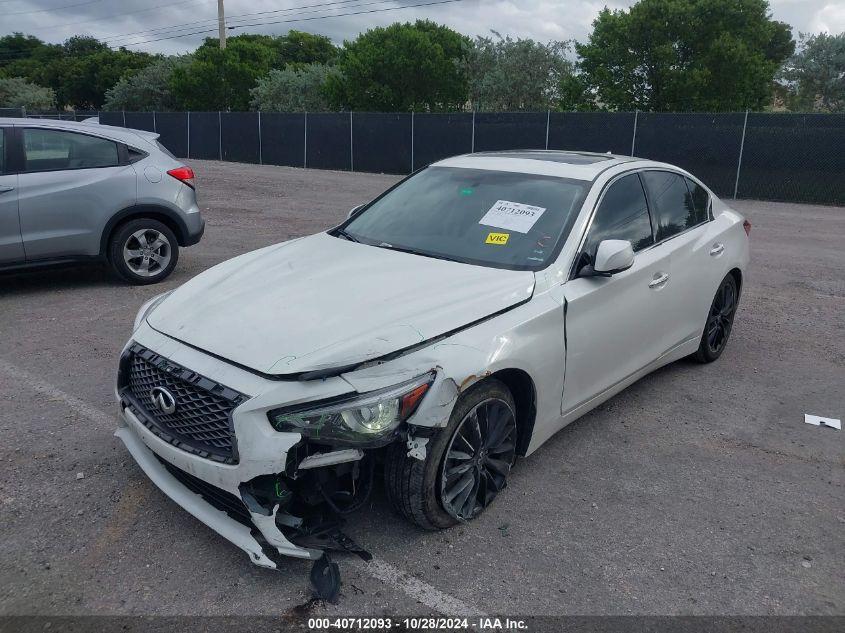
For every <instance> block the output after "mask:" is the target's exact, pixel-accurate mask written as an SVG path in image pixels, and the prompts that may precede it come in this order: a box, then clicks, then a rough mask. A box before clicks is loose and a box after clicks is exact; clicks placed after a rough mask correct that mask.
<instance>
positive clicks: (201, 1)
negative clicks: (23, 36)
mask: <svg viewBox="0 0 845 633" xmlns="http://www.w3.org/2000/svg"><path fill="white" fill-rule="evenodd" d="M4 1H5V2H13V1H15V0H0V2H4ZM209 2H214V0H194V1H193V2H180V3H179V4H178V5H176V4H173V2H167V3H165V4H157V5H156V6H154V7H147V8H146V9H138V10H137V11H126V12H124V13H110V14H108V15H104V16H102V17H98V18H91V19H90V20H80V21H78V22H65V23H63V24H53V25H51V26H45V27H40V26H39V27H36V29H37V30H39V31H55V30H56V29H64V28H67V27H68V26H77V25H79V24H90V23H91V22H102V21H103V20H109V19H111V18H120V17H123V16H125V15H135V14H136V13H147V12H148V11H155V10H156V9H163V8H171V7H185V6H191V5H194V4H208V3H209ZM201 21H202V20H201Z"/></svg>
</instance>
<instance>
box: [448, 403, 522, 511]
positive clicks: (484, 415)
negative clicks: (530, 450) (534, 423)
mask: <svg viewBox="0 0 845 633" xmlns="http://www.w3.org/2000/svg"><path fill="white" fill-rule="evenodd" d="M515 456H516V418H515V416H514V413H513V411H512V410H511V407H510V405H509V404H508V403H507V402H505V401H504V400H499V399H497V398H491V399H489V400H484V401H483V402H480V403H479V404H478V405H476V406H475V408H473V409H472V411H470V412H469V413H467V415H466V416H465V417H464V419H463V420H461V423H460V424H459V425H458V428H457V429H456V430H455V434H454V435H453V436H452V440H451V441H450V443H449V447H448V448H447V450H446V456H445V458H444V460H443V466H442V470H441V475H440V498H441V501H442V504H443V509H444V510H446V512H448V513H449V514H451V515H452V516H453V517H455V518H456V519H458V520H459V521H468V520H470V519H472V518H474V517H476V516H478V515H479V514H480V513H481V511H482V510H484V508H486V507H487V506H488V505H490V503H491V502H492V501H493V499H495V498H496V495H497V494H498V493H499V492H500V491H501V490H503V489H504V487H505V486H506V485H507V481H506V480H507V476H508V472H509V471H510V469H511V466H512V465H513V462H514V458H515Z"/></svg>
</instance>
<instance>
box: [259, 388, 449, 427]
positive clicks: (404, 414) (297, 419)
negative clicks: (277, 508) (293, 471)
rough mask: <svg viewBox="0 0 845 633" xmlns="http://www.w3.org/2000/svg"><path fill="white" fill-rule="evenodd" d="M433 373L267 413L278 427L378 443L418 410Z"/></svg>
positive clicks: (271, 422)
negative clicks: (361, 391) (366, 390)
mask: <svg viewBox="0 0 845 633" xmlns="http://www.w3.org/2000/svg"><path fill="white" fill-rule="evenodd" d="M434 376H435V374H434V372H431V373H428V374H426V375H425V376H420V377H419V378H415V379H414V380H410V381H408V382H404V383H402V384H400V385H396V386H394V387H388V388H387V389H380V390H379V391H371V392H369V393H365V394H361V395H357V396H353V397H351V398H348V397H347V398H343V399H340V400H335V401H332V402H325V403H323V404H321V405H315V403H309V404H306V405H303V406H299V407H287V408H284V409H275V410H273V411H270V412H268V413H267V417H268V418H269V419H270V424H272V425H273V428H274V429H276V430H277V431H295V432H298V433H301V434H302V435H303V436H306V437H309V438H311V439H314V440H326V441H330V442H335V443H343V444H380V443H384V441H385V440H387V439H389V438H390V437H391V436H392V435H393V432H394V431H395V430H396V427H398V426H399V425H400V424H401V423H402V422H404V421H405V420H407V419H408V418H409V417H411V415H412V414H413V413H414V411H416V410H417V406H418V405H419V403H420V401H421V400H422V398H423V396H424V395H425V394H426V392H427V391H428V389H429V387H431V383H433V382H434Z"/></svg>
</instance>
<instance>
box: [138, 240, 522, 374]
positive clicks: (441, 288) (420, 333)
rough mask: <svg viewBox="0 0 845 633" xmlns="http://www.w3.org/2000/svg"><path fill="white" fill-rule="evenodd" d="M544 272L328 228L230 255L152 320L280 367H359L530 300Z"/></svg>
mask: <svg viewBox="0 0 845 633" xmlns="http://www.w3.org/2000/svg"><path fill="white" fill-rule="evenodd" d="M533 290H534V274H533V273H532V272H530V271H512V270H502V269H496V268H486V267H484V266H475V265H471V264H462V263H458V262H450V261H444V260H439V259H433V258H430V257H423V256H420V255H413V254H409V253H402V252H398V251H392V250H389V249H385V248H377V247H374V246H368V245H365V244H359V243H354V242H350V241H347V240H344V239H340V238H336V237H333V236H331V235H328V234H327V233H319V234H317V235H312V236H309V237H305V238H300V239H297V240H293V241H290V242H285V243H282V244H277V245H275V246H270V247H267V248H264V249H261V250H258V251H254V252H252V253H247V254H246V255H242V256H240V257H236V258H235V259H231V260H229V261H227V262H224V263H222V264H219V265H218V266H215V267H214V268H211V269H209V270H207V271H205V272H204V273H202V274H200V275H198V276H197V277H195V278H194V279H192V280H190V281H189V282H187V283H186V284H184V285H183V286H181V287H180V288H178V289H177V290H175V291H174V292H173V293H172V294H171V295H170V296H168V297H167V298H166V299H165V300H164V301H163V302H162V303H161V304H159V306H158V307H157V308H156V309H155V310H154V311H153V313H152V314H151V315H150V316H149V317H148V319H147V322H148V323H149V325H150V326H151V327H153V328H154V329H156V330H158V331H159V332H162V333H164V334H167V335H168V336H171V337H173V338H175V339H178V340H180V341H182V342H184V343H187V344H189V345H192V346H194V347H197V348H199V349H201V350H204V351H207V352H210V353H212V354H215V355H217V356H220V357H223V358H226V359H228V360H230V361H232V362H234V363H237V364H239V365H242V366H245V367H248V368H250V369H253V370H256V371H259V372H262V373H266V374H273V375H284V374H298V373H302V372H311V371H322V370H326V369H330V368H340V367H348V366H349V365H354V364H358V363H362V362H365V361H368V360H373V359H376V358H379V357H382V356H385V355H388V354H390V353H392V352H396V351H398V350H403V349H405V348H408V347H413V346H415V345H418V344H420V343H424V342H426V341H428V340H430V339H433V338H436V337H438V336H440V335H443V334H446V333H448V332H452V331H454V330H458V329H460V328H462V327H464V326H466V325H469V324H471V323H473V322H475V321H478V320H479V319H483V318H484V317H487V316H489V315H491V314H494V313H496V312H500V311H502V310H506V309H508V308H510V307H512V306H514V305H517V304H519V303H521V302H524V301H526V300H527V299H529V298H530V297H531V294H532V292H533Z"/></svg>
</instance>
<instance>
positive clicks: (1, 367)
mask: <svg viewBox="0 0 845 633" xmlns="http://www.w3.org/2000/svg"><path fill="white" fill-rule="evenodd" d="M0 375H5V376H7V377H9V378H11V379H12V380H15V381H17V382H19V383H21V385H22V386H23V387H25V388H28V389H30V390H32V391H34V392H36V393H40V394H42V395H44V396H47V397H48V398H50V399H51V400H57V401H60V402H63V403H64V404H65V405H67V407H68V408H69V409H71V410H72V411H74V412H75V413H77V414H79V415H81V416H84V417H86V418H88V419H89V420H91V421H92V422H95V423H96V424H98V425H101V426H104V427H107V428H108V427H111V426H114V424H115V421H116V416H112V415H108V414H107V413H104V412H103V411H100V410H99V409H97V408H95V407H92V406H91V405H89V404H88V403H87V402H85V401H83V400H80V399H79V398H76V397H74V396H72V395H70V394H69V393H66V392H64V391H62V390H61V389H59V388H58V387H56V386H54V385H51V384H50V383H49V382H47V381H45V380H42V379H41V378H38V377H37V376H35V375H33V374H31V373H29V372H28V371H26V370H23V369H21V368H19V367H17V366H15V365H13V364H11V363H9V362H7V361H5V360H3V359H2V358H0ZM344 564H346V561H344ZM348 564H349V565H350V566H351V567H354V568H355V569H357V570H358V571H360V572H361V573H363V574H366V575H367V576H370V577H371V578H374V579H376V580H380V581H382V582H384V583H385V584H387V585H388V586H390V587H393V588H395V589H397V590H399V591H401V592H403V593H405V594H406V595H407V596H408V597H410V598H412V599H414V600H417V601H419V602H421V603H422V604H424V605H425V606H427V607H429V608H430V609H432V610H434V611H437V612H439V613H442V614H443V615H447V616H458V615H465V616H484V615H485V613H484V612H483V611H481V610H480V609H478V608H476V607H473V606H471V605H468V604H466V603H465V602H462V601H460V600H458V599H457V598H454V597H452V596H450V595H449V594H446V593H443V592H442V591H440V590H439V589H436V588H435V587H432V586H431V585H429V584H428V583H426V582H424V581H422V580H420V579H419V578H415V577H414V576H412V575H411V574H409V573H408V572H406V571H403V570H401V569H399V568H397V567H394V566H393V565H391V564H390V563H388V562H385V561H383V560H378V559H373V560H371V561H369V562H365V561H363V560H360V559H350V560H349V562H348Z"/></svg>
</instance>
